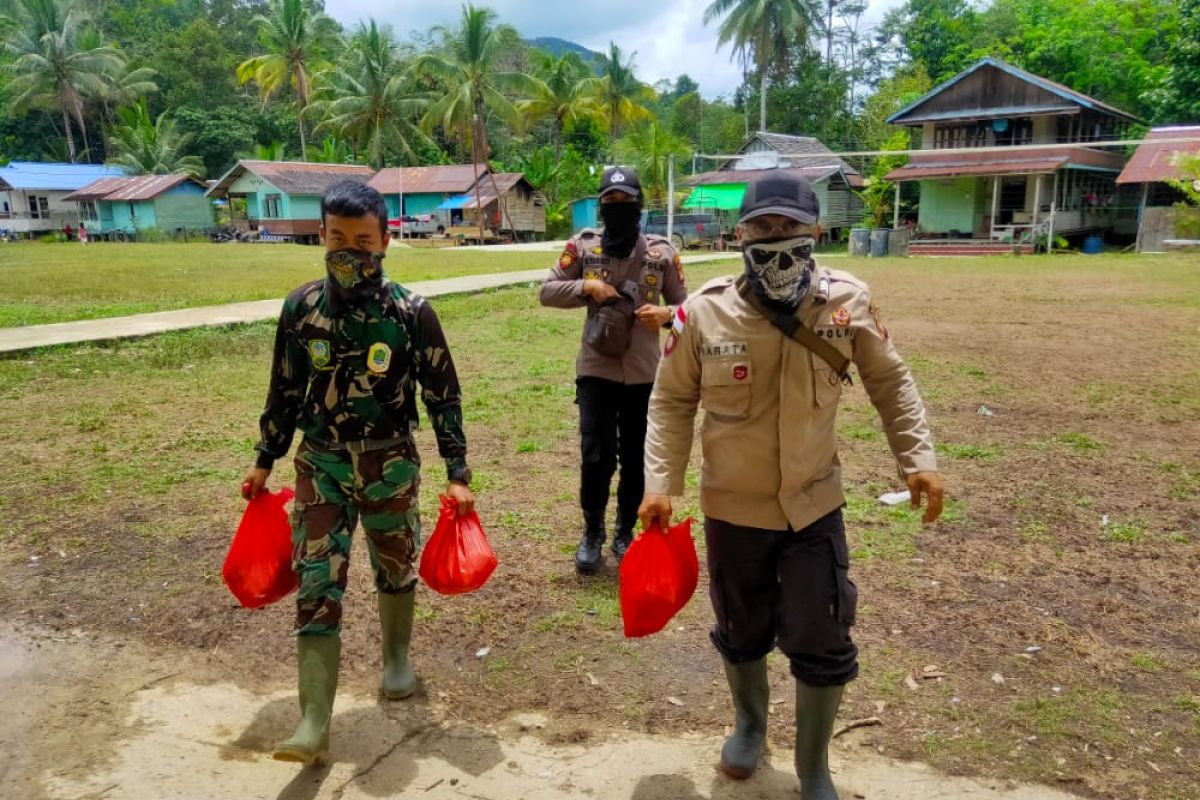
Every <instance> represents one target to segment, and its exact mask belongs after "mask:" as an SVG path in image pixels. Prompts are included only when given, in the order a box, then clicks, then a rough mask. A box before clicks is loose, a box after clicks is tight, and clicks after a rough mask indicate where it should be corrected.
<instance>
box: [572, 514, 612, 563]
mask: <svg viewBox="0 0 1200 800" xmlns="http://www.w3.org/2000/svg"><path fill="white" fill-rule="evenodd" d="M604 539H605V534H604V512H603V511H585V512H583V536H581V537H579V547H577V548H576V549H575V571H576V572H578V573H579V574H580V575H595V574H596V570H598V569H600V557H601V555H602V552H603V548H604Z"/></svg>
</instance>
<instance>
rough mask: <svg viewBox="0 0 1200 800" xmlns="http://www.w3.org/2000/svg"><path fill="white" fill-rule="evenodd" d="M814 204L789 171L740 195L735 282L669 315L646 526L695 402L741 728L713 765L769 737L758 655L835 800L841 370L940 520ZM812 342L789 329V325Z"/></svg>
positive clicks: (914, 423) (717, 284)
mask: <svg viewBox="0 0 1200 800" xmlns="http://www.w3.org/2000/svg"><path fill="white" fill-rule="evenodd" d="M819 211H820V208H819V203H818V200H817V197H816V195H815V194H814V193H813V191H812V188H811V187H810V186H809V185H808V182H807V181H805V180H804V179H802V178H797V177H792V176H790V175H787V174H786V173H782V174H779V175H775V176H771V177H767V178H762V179H760V180H757V181H754V182H752V183H750V185H749V186H748V187H747V189H746V195H745V198H744V200H743V203H742V211H741V220H740V226H739V235H740V236H741V238H742V245H743V259H744V262H745V273H744V274H743V275H742V276H739V277H738V278H737V279H736V280H735V278H734V277H732V276H731V277H726V278H718V279H717V280H714V281H712V282H710V283H708V284H707V285H706V286H704V287H703V288H702V289H701V290H700V291H699V292H698V293H697V294H695V295H693V296H692V297H691V298H689V299H688V301H687V302H685V303H684V304H683V305H682V306H681V307H680V309H679V310H678V311H677V313H676V316H675V321H674V323H673V325H672V329H671V333H670V335H669V338H668V341H667V344H666V347H665V348H664V358H663V360H662V363H661V364H660V366H659V370H658V377H657V380H656V382H655V384H654V392H653V395H652V397H651V400H650V419H649V425H648V430H647V434H646V496H645V498H644V500H643V502H642V505H641V508H640V509H639V515H640V516H641V518H642V522H643V524H644V525H649V524H650V522H651V521H653V520H656V519H657V520H658V521H660V522H661V523H663V524H664V525H665V524H668V523H669V522H670V518H671V513H672V507H671V499H670V498H671V497H672V496H679V495H682V494H683V487H684V473H685V471H686V469H687V462H688V456H689V454H690V452H691V448H692V432H693V423H694V418H695V415H696V407H697V405H698V404H699V405H700V406H702V407H703V408H704V411H705V415H704V421H703V424H702V425H701V429H700V436H701V444H702V449H703V463H702V467H701V476H700V502H701V507H702V508H703V510H704V514H705V526H704V530H705V539H706V542H707V545H708V553H707V557H708V569H709V578H710V595H711V599H712V604H713V610H714V612H715V614H716V626H715V627H714V628H713V631H712V634H711V638H712V641H713V644H714V645H716V647H717V649H718V650H719V651H720V653H721V655H722V656H723V657H724V660H725V674H726V677H727V678H728V681H729V688H730V692H731V694H732V695H733V702H734V706H735V708H736V710H737V724H736V728H735V730H734V733H733V735H732V736H730V737H729V738H728V739H727V740H726V742H725V746H724V747H723V749H722V751H721V767H722V769H723V770H724V771H725V772H726V773H727V774H729V775H730V776H731V777H734V778H747V777H749V776H750V775H751V774H752V773H753V772H754V770H755V768H756V767H757V765H758V762H759V759H760V758H761V756H762V752H763V745H764V740H765V737H766V729H767V708H768V684H767V666H766V656H767V653H769V652H770V651H771V649H772V648H773V647H774V646H775V645H776V644H778V646H779V648H780V650H782V651H783V653H784V654H785V655H786V656H787V657H788V659H789V661H790V662H791V671H792V675H793V676H794V677H795V678H796V751H795V764H796V772H797V775H798V776H799V778H800V786H801V794H802V797H803V799H804V800H837V792H836V790H835V789H834V786H833V781H832V779H831V777H830V775H829V765H828V758H827V752H828V745H829V738H830V734H831V732H832V729H833V722H834V717H835V716H836V714H837V709H838V706H839V705H840V703H841V697H842V689H843V687H844V686H845V684H847V683H849V682H850V681H851V680H853V679H854V678H855V677H856V676H857V674H858V651H857V649H856V648H855V646H854V643H853V642H852V641H851V638H850V626H851V625H853V624H854V614H855V608H856V605H857V600H858V590H857V589H856V587H855V586H854V583H853V582H852V581H851V580H850V578H849V574H848V572H849V566H850V560H849V553H848V550H847V546H846V534H845V528H844V526H843V522H842V506H843V504H844V502H845V497H844V495H843V493H842V480H841V467H840V465H839V463H838V457H837V434H836V428H835V417H836V414H837V404H838V400H839V399H840V398H841V394H842V385H843V380H845V381H848V380H849V364H850V363H853V364H855V365H857V367H858V373H859V376H860V378H861V379H862V382H863V386H864V387H865V388H866V390H867V394H868V395H869V396H870V398H871V402H872V404H874V406H875V408H876V410H877V411H878V412H879V415H880V417H881V418H882V419H883V424H884V429H885V430H886V432H887V437H888V443H889V444H890V445H891V449H892V452H893V453H894V454H895V456H896V460H897V462H898V465H899V468H900V472H901V474H902V475H903V476H904V477H905V479H906V481H907V483H908V486H909V489H910V491H911V492H912V498H913V505H914V507H916V506H917V505H919V502H920V499H921V497H922V495H924V496H925V497H926V498H927V499H928V505H927V509H926V513H925V517H924V520H925V522H926V523H931V522H933V521H934V520H935V519H937V517H938V515H939V514H940V513H941V509H942V494H943V488H942V480H941V477H940V475H939V474H938V472H937V462H936V459H935V457H934V452H933V445H932V442H931V440H930V434H929V427H928V425H927V424H926V421H925V408H924V406H923V404H922V403H921V398H920V396H919V395H918V394H917V389H916V386H915V385H914V383H913V379H912V375H911V374H910V373H909V370H908V367H907V366H905V364H904V362H903V361H902V360H901V358H900V356H899V354H897V352H896V350H895V348H894V347H893V346H892V342H891V340H890V338H889V336H888V331H887V329H886V328H885V327H884V326H883V323H882V322H881V321H880V316H879V310H878V308H877V307H876V306H875V304H874V302H872V299H871V293H870V290H869V289H868V288H867V286H866V285H865V284H863V283H862V282H861V281H858V280H856V279H855V278H854V277H852V276H851V275H848V274H847V273H845V272H838V271H834V270H829V269H825V268H824V267H821V266H818V265H817V264H816V263H815V262H814V261H813V260H812V256H811V254H812V246H813V242H814V237H815V236H817V235H818V234H819V228H818V227H817V218H818V216H819ZM797 320H798V321H799V322H800V323H801V324H802V326H804V327H805V328H807V330H802V331H800V332H799V333H798V334H797V333H796V332H795V329H796V327H797V326H796V321H797Z"/></svg>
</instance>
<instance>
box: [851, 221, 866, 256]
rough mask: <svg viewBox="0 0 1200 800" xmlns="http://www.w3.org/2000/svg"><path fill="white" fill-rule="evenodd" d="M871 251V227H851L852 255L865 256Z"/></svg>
mask: <svg viewBox="0 0 1200 800" xmlns="http://www.w3.org/2000/svg"><path fill="white" fill-rule="evenodd" d="M870 253H871V229H870V228H851V229H850V255H852V256H858V257H859V258H865V257H866V256H868V255H870Z"/></svg>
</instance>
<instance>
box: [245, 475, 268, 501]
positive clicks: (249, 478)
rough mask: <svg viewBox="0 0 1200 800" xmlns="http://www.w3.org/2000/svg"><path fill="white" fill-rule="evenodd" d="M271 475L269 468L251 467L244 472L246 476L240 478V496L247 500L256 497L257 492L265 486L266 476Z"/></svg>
mask: <svg viewBox="0 0 1200 800" xmlns="http://www.w3.org/2000/svg"><path fill="white" fill-rule="evenodd" d="M270 476H271V470H269V469H263V468H262V467H251V468H250V471H249V472H247V473H246V477H245V478H242V497H244V498H246V499H247V500H253V499H254V498H256V497H258V493H259V492H261V491H263V490H264V489H266V488H267V478H269V477H270Z"/></svg>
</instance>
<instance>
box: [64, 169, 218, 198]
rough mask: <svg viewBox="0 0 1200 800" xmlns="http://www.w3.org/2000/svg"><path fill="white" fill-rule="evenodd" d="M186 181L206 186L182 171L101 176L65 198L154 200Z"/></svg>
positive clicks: (202, 186)
mask: <svg viewBox="0 0 1200 800" xmlns="http://www.w3.org/2000/svg"><path fill="white" fill-rule="evenodd" d="M185 181H193V182H194V183H195V184H196V185H197V186H199V187H201V188H204V183H203V182H202V181H199V180H196V179H195V178H192V177H191V176H189V175H187V174H185V173H182V172H177V173H174V174H172V175H131V176H129V177H125V178H101V179H100V180H98V181H93V182H92V183H89V184H88V185H87V186H85V187H83V188H82V189H80V190H79V191H78V192H74V193H72V194H69V195H67V196H66V197H65V198H63V199H64V200H109V201H126V202H138V201H141V200H153V199H154V198H156V197H158V196H159V195H160V194H162V193H163V192H167V191H170V190H171V189H174V188H175V187H176V186H178V185H179V184H181V183H184V182H185Z"/></svg>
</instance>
